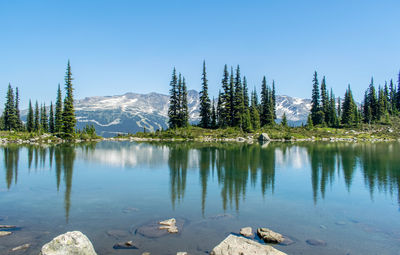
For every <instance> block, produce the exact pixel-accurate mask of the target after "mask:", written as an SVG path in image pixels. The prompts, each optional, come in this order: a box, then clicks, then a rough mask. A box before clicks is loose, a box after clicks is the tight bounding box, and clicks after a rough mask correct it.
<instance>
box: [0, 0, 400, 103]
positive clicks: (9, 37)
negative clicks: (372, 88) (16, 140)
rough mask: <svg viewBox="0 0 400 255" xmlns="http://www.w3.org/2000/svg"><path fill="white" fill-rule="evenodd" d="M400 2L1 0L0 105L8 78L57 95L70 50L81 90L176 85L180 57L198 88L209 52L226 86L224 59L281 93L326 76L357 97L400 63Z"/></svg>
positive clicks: (30, 90)
mask: <svg viewBox="0 0 400 255" xmlns="http://www.w3.org/2000/svg"><path fill="white" fill-rule="evenodd" d="M399 12H400V1H398V0H393V1H385V0H382V1H372V0H354V1H353V0H336V1H296V0H292V1H291V0H279V1H278V0H276V1H268V0H264V1H235V0H231V1H208V0H206V1H188V0H186V1H183V0H182V1H174V0H171V1H165V0H164V1H161V0H160V1H151V0H150V1H118V0H115V1H99V0H97V1H50V0H49V1H19V0H15V1H7V0H4V1H0V107H1V106H2V105H3V104H4V97H5V91H6V88H7V85H8V83H9V82H11V84H12V85H13V86H18V87H19V88H20V91H21V100H22V102H21V103H22V106H23V107H24V106H26V105H27V102H28V100H29V98H31V99H32V100H38V101H39V102H45V103H46V104H49V103H50V101H51V100H53V101H54V99H55V95H56V90H57V84H58V83H61V85H63V77H64V72H65V67H66V64H67V60H68V59H70V61H71V65H72V72H73V75H74V78H75V80H74V86H75V98H77V99H80V98H84V97H87V96H102V95H117V94H123V93H126V92H139V93H147V92H152V91H155V92H161V93H168V89H169V87H168V84H169V80H170V75H171V71H172V68H173V67H174V66H175V67H176V68H177V70H178V71H179V72H182V74H183V75H184V76H185V77H186V79H187V82H188V87H189V88H190V89H197V90H199V89H200V86H201V79H200V78H201V70H202V61H203V60H204V59H205V60H206V63H207V69H208V76H209V77H208V78H209V83H210V84H209V86H210V94H211V95H217V93H218V90H219V89H220V86H221V85H220V81H221V78H222V71H223V66H224V64H228V65H232V66H236V65H237V64H240V66H241V71H242V74H244V75H246V76H247V79H248V81H249V86H250V87H254V86H256V87H257V89H258V90H259V87H260V83H261V79H262V76H263V75H266V77H267V79H268V81H269V83H270V84H271V81H272V79H274V80H275V82H276V87H277V93H278V94H286V95H291V96H297V97H307V98H309V97H310V94H311V86H312V82H311V81H312V75H313V72H314V70H317V71H318V73H319V75H320V78H322V75H326V79H327V85H328V87H333V89H334V92H335V94H336V95H337V96H343V94H344V91H345V89H346V87H347V84H349V83H350V84H351V86H352V88H353V92H354V94H355V97H356V99H357V100H361V99H362V96H363V93H364V90H365V89H366V87H367V86H368V84H369V81H370V78H371V76H374V79H375V81H376V84H377V85H379V84H384V82H385V80H388V79H390V78H393V79H395V80H396V81H397V74H398V72H399V70H400V61H399V59H400V47H399V46H400V44H399V42H400V33H399V27H400V19H399V18H398V16H399Z"/></svg>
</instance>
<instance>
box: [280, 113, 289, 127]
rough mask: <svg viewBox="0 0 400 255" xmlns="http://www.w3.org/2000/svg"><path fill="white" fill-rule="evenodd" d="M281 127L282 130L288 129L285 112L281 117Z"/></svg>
mask: <svg viewBox="0 0 400 255" xmlns="http://www.w3.org/2000/svg"><path fill="white" fill-rule="evenodd" d="M281 126H282V127H284V128H287V127H288V122H287V118H286V113H285V112H284V113H283V115H282V121H281Z"/></svg>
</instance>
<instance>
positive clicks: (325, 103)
mask: <svg viewBox="0 0 400 255" xmlns="http://www.w3.org/2000/svg"><path fill="white" fill-rule="evenodd" d="M321 106H322V111H323V113H324V116H325V119H324V120H323V122H325V123H326V124H328V125H329V123H330V118H329V116H330V115H329V114H330V111H329V96H328V91H327V88H326V80H325V76H324V77H323V78H322V81H321Z"/></svg>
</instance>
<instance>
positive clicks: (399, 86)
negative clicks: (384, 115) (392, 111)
mask: <svg viewBox="0 0 400 255" xmlns="http://www.w3.org/2000/svg"><path fill="white" fill-rule="evenodd" d="M396 108H397V109H398V110H400V72H399V76H398V79H397V94H396Z"/></svg>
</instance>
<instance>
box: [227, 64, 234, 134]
mask: <svg viewBox="0 0 400 255" xmlns="http://www.w3.org/2000/svg"><path fill="white" fill-rule="evenodd" d="M229 100H230V101H229V106H230V108H229V115H228V116H229V117H228V126H231V127H232V126H233V125H234V118H235V81H234V78H233V67H231V73H230V76H229Z"/></svg>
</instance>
